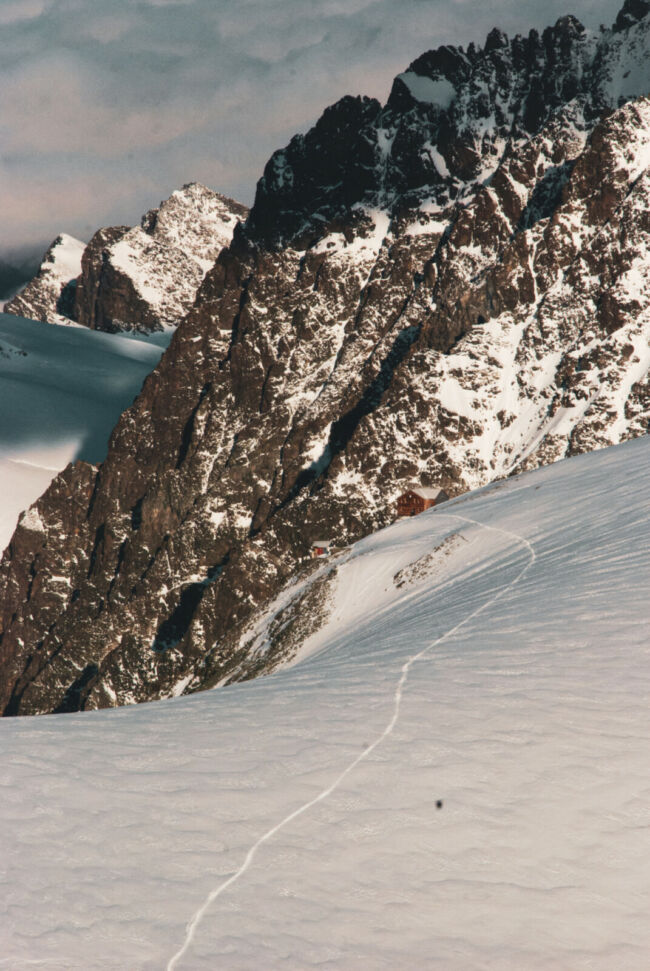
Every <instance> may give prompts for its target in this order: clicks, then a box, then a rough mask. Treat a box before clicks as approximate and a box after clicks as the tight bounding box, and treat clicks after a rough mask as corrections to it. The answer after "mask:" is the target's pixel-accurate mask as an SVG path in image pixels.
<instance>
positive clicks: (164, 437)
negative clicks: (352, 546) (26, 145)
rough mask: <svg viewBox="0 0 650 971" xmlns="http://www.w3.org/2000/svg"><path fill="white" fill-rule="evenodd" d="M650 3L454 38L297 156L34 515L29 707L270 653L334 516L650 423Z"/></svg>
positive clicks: (27, 547) (5, 658)
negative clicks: (258, 642) (103, 455)
mask: <svg viewBox="0 0 650 971" xmlns="http://www.w3.org/2000/svg"><path fill="white" fill-rule="evenodd" d="M649 13H650V3H647V2H645V0H643V2H642V0H627V2H626V3H625V5H624V7H623V8H622V10H621V12H620V14H619V16H618V17H617V20H616V23H615V24H614V26H613V27H612V29H611V30H608V31H603V32H601V33H600V34H592V33H590V32H588V31H586V30H585V29H584V28H583V27H582V25H581V24H579V23H578V21H577V20H575V18H573V17H564V18H562V19H561V20H559V21H558V22H557V23H556V24H555V26H554V27H551V28H548V29H547V30H546V31H544V33H543V34H541V35H539V34H538V33H537V32H535V31H532V32H531V33H530V35H529V36H528V37H527V38H522V37H516V38H514V39H512V40H508V38H507V37H506V36H505V35H504V34H503V33H502V32H501V31H498V30H495V31H492V32H491V33H490V34H489V36H488V38H487V41H486V44H485V45H484V47H482V48H478V47H473V46H470V48H468V50H467V51H464V50H463V49H461V48H454V47H443V48H439V49H438V50H436V51H429V52H427V53H425V54H424V55H422V57H420V58H418V59H417V60H416V61H414V62H413V63H412V64H411V65H410V66H409V68H408V69H407V70H406V71H405V72H403V73H402V74H401V75H399V76H398V78H396V79H395V82H394V85H393V89H392V92H391V95H390V97H389V99H388V101H387V103H386V105H384V106H382V105H380V104H379V103H378V102H376V101H374V100H372V99H367V98H366V99H363V98H344V99H342V100H341V101H340V102H339V103H338V104H336V105H334V106H332V107H331V108H329V109H327V110H326V111H325V113H324V114H323V116H322V118H321V119H320V120H319V121H318V122H317V124H316V125H315V126H314V128H313V129H312V130H311V131H310V132H308V133H307V134H306V135H299V136H296V137H295V138H294V139H292V141H291V143H290V144H289V145H288V146H287V147H286V148H284V149H282V150H281V151H279V152H276V153H275V154H274V156H273V157H272V158H271V160H270V161H269V163H268V164H267V166H266V168H265V171H264V175H263V177H262V179H261V180H260V183H259V185H258V190H257V196H256V200H255V204H254V206H253V208H252V210H251V213H250V215H249V217H248V219H247V221H246V223H245V224H240V225H239V226H238V227H237V228H236V229H235V232H234V235H233V240H232V243H231V245H230V246H229V247H227V248H226V249H224V250H223V251H222V252H221V254H220V255H219V257H218V259H217V261H216V263H215V265H214V267H213V268H212V269H211V270H210V271H209V272H208V273H207V275H206V276H205V278H204V280H203V282H202V283H201V285H200V286H199V288H198V290H197V293H196V297H195V300H194V303H193V306H192V309H191V310H190V311H189V313H188V314H187V316H186V318H185V320H184V321H183V324H182V325H181V327H180V328H179V329H178V331H177V332H176V334H175V336H174V338H173V340H172V342H171V345H170V347H169V350H168V351H167V352H166V354H165V355H164V356H163V358H162V361H161V363H160V365H159V366H158V368H157V369H156V370H155V371H154V372H153V374H152V375H151V376H150V377H149V378H148V380H147V381H146V382H145V385H144V387H143V390H142V393H141V394H140V396H139V397H138V399H137V400H136V401H135V403H134V405H133V407H132V408H130V409H129V410H128V411H127V412H125V414H124V415H123V416H122V418H121V420H120V422H119V423H118V425H117V427H116V429H115V431H114V433H113V436H112V439H111V443H110V448H109V453H108V456H107V459H106V461H105V462H104V463H103V465H102V466H101V467H99V468H96V467H94V466H89V465H86V464H82V463H77V465H75V466H74V467H70V468H68V469H67V470H66V471H65V472H64V473H63V474H62V475H61V476H59V477H58V478H57V479H56V480H55V481H54V483H53V484H52V486H51V488H50V490H49V491H48V492H47V493H46V494H45V495H44V496H43V497H42V499H40V500H39V501H38V503H36V504H35V507H34V509H35V511H36V512H37V513H38V517H36V516H35V515H34V516H33V517H31V518H30V519H29V520H27V519H26V520H25V521H23V523H22V524H21V525H19V527H18V529H17V530H16V533H15V535H14V538H13V540H12V543H11V545H10V547H9V549H8V551H7V552H6V553H5V556H4V558H3V561H2V564H1V566H0V604H1V605H2V627H1V628H0V633H1V640H0V672H1V680H2V684H3V685H4V686H5V687H4V694H3V696H2V698H1V699H0V703H1V704H2V706H3V708H4V711H5V713H6V714H22V713H34V712H42V711H52V710H58V711H69V710H77V709H83V708H93V707H103V706H109V705H115V704H124V703H130V702H134V701H144V700H149V699H152V698H160V697H167V696H169V695H172V694H174V693H179V692H181V691H184V692H190V691H193V690H198V689H200V688H205V687H211V686H213V685H215V684H223V683H226V682H228V680H230V679H231V678H233V679H242V678H247V677H252V676H254V675H256V674H260V673H264V672H265V671H268V670H271V669H273V667H274V666H275V665H277V664H278V663H280V662H281V661H282V660H283V659H284V658H285V657H286V650H285V649H286V634H287V630H288V627H287V625H289V626H290V627H291V628H292V629H293V630H294V632H295V635H296V636H295V637H294V638H293V639H292V643H294V645H295V644H296V643H298V642H299V640H300V637H304V636H306V635H307V633H308V632H309V631H311V630H313V629H314V625H317V624H318V622H319V620H318V618H319V608H318V604H317V603H315V602H311V601H309V602H305V603H303V604H301V605H299V607H298V610H297V612H296V613H295V614H294V615H292V616H291V617H287V618H285V619H286V624H283V622H282V620H281V619H279V622H278V624H277V625H273V624H270V625H269V629H270V631H271V639H270V642H269V643H268V644H267V645H266V647H265V650H264V651H263V652H261V653H260V652H258V653H257V654H256V655H255V656H252V655H251V654H250V653H249V651H248V647H247V644H248V639H247V635H246V631H247V630H249V626H250V624H251V623H252V619H253V618H254V617H255V616H256V612H258V611H259V609H260V605H262V604H263V603H266V602H271V601H272V599H273V598H275V597H276V596H277V595H278V593H279V591H281V590H282V589H283V587H284V585H285V584H286V583H287V581H288V580H289V579H290V578H291V577H292V576H293V575H294V574H295V573H296V571H297V570H299V569H308V568H309V567H308V566H307V567H305V566H302V565H301V558H302V557H303V556H305V555H306V554H307V553H308V551H309V548H310V544H311V542H312V541H313V540H314V539H316V538H328V539H330V540H332V541H334V542H335V544H336V545H338V546H341V545H344V544H346V543H348V542H350V541H352V540H355V539H357V538H359V537H361V536H363V535H366V534H368V533H369V532H371V531H373V530H375V529H377V528H380V527H381V526H384V525H386V524H387V523H389V522H390V521H391V520H392V519H393V518H394V515H395V499H396V497H397V496H398V495H399V494H400V492H402V491H403V489H404V487H405V485H406V484H410V483H411V482H413V481H420V482H421V484H422V485H425V486H439V487H442V488H444V489H445V491H446V492H447V493H448V494H449V495H452V496H454V495H458V494H459V493H460V492H463V491H465V490H467V489H471V488H475V487H477V486H481V485H485V484H486V483H488V482H490V481H491V480H493V479H496V478H500V477H504V476H508V475H511V474H513V473H515V472H517V471H520V470H522V469H527V468H531V467H534V466H537V465H541V464H545V463H548V462H552V461H555V460H556V459H559V458H562V457H565V456H567V455H572V454H576V453H578V452H584V451H589V450H592V449H595V448H601V447H604V446H606V445H610V444H615V443H618V442H621V441H625V440H626V439H629V438H634V437H638V436H640V435H645V434H647V432H648V428H649V421H650V382H649V378H648V374H649V370H650V285H649V284H650V216H649V213H650V168H649V166H650V99H649V98H648V93H649V91H650V16H648V14H649ZM111 245H112V244H111ZM36 521H38V523H39V528H38V529H34V528H33V526H32V525H31V524H32V523H33V522H36ZM51 576H56V577H57V578H60V577H65V586H64V587H63V586H62V584H61V583H60V582H58V585H57V586H56V590H55V589H54V588H53V587H52V584H51V583H50V580H49V578H50V577H51ZM62 590H63V592H62Z"/></svg>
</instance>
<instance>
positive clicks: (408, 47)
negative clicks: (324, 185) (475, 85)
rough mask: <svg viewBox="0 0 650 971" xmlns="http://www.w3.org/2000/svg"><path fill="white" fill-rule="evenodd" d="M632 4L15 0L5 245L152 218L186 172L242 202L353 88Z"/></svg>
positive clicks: (5, 64)
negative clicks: (456, 52) (449, 52)
mask: <svg viewBox="0 0 650 971" xmlns="http://www.w3.org/2000/svg"><path fill="white" fill-rule="evenodd" d="M621 5H622V0H613V2H610V0H572V2H571V5H570V6H569V7H567V0H547V2H545V3H543V4H542V3H539V2H537V0H484V2H482V3H479V2H478V0H104V2H102V3H98V2H97V0H0V152H1V156H0V221H1V225H0V254H1V253H4V252H7V250H9V249H12V248H14V247H16V246H22V245H31V244H40V243H43V242H49V241H50V240H51V239H52V238H54V236H56V235H57V233H59V232H61V231H65V232H69V233H72V234H73V235H76V236H79V237H80V238H82V239H87V238H88V237H89V236H90V235H91V234H92V232H93V231H94V230H95V229H97V228H98V227H99V226H102V225H109V224H112V223H127V224H129V225H131V224H134V223H136V222H138V220H139V218H140V215H141V214H142V212H144V211H145V210H146V209H148V208H149V207H151V206H153V205H157V203H158V202H159V201H160V200H161V199H162V198H166V197H167V196H168V195H169V194H170V192H172V191H173V190H174V189H175V188H177V187H179V186H180V185H182V184H183V183H185V182H190V181H200V182H204V183H205V184H206V185H209V186H211V187H212V188H215V189H218V190H219V191H221V192H225V193H226V194H228V195H231V196H234V197H235V198H237V199H239V200H240V201H242V202H246V203H250V202H251V201H252V199H253V194H254V189H255V182H256V181H257V179H258V178H259V176H260V175H261V172H262V168H263V166H264V163H265V161H266V159H267V158H268V157H269V155H270V154H271V152H272V151H273V150H274V149H276V148H278V147H280V146H282V145H284V144H285V143H286V142H287V140H288V139H289V137H290V136H291V135H292V134H294V133H295V132H297V131H304V130H306V129H307V128H308V127H309V125H310V124H312V123H313V122H314V121H315V119H316V118H317V117H318V115H319V114H320V112H321V111H322V110H323V108H325V107H326V106H327V105H328V104H331V103H332V102H333V101H335V100H336V99H337V98H339V97H341V96H342V95H344V94H369V95H374V96H375V97H378V98H380V99H382V100H384V99H385V98H386V97H387V95H388V92H389V90H390V84H391V80H392V78H393V77H394V75H395V74H397V73H399V72H400V71H402V70H404V68H405V67H406V66H407V64H408V63H409V62H410V61H411V60H413V59H414V58H415V57H416V56H418V55H419V54H421V53H422V52H423V51H424V50H427V49H429V48H431V47H436V46H438V45H439V44H444V43H461V44H463V45H466V44H467V43H468V42H469V41H471V40H473V41H475V42H478V43H482V42H483V40H484V39H485V35H486V33H487V31H488V30H489V29H490V28H491V27H492V26H495V25H497V26H499V27H501V28H502V29H504V30H505V31H506V32H507V33H508V34H510V35H512V34H514V33H517V32H521V33H525V32H527V31H528V30H529V29H530V27H537V28H541V27H544V26H546V25H547V24H548V23H552V22H554V21H555V20H556V19H557V17H559V16H561V15H563V14H565V13H573V14H575V15H576V16H577V17H579V18H580V19H581V20H582V22H583V23H585V24H586V25H587V26H590V27H594V28H595V27H597V26H598V24H599V23H601V22H603V23H605V24H607V25H610V24H611V23H612V22H613V20H614V19H615V16H616V12H617V10H618V9H619V7H620V6H621Z"/></svg>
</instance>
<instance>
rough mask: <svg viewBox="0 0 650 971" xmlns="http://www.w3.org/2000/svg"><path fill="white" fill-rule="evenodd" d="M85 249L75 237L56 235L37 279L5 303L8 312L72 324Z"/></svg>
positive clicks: (49, 321) (47, 321)
mask: <svg viewBox="0 0 650 971" xmlns="http://www.w3.org/2000/svg"><path fill="white" fill-rule="evenodd" d="M84 248H85V244H84V243H82V242H81V241H80V240H78V239H75V238H74V237H73V236H68V235H67V234H65V233H63V234H62V235H61V236H57V238H56V239H55V240H54V242H53V243H52V245H51V246H50V248H49V249H48V251H47V252H46V254H45V256H44V257H43V261H42V263H41V265H40V268H39V271H38V273H37V274H36V276H35V277H34V279H33V280H31V281H30V282H29V283H28V284H27V286H26V287H24V289H22V290H21V291H20V293H18V294H16V296H15V297H13V298H12V299H11V300H9V301H8V302H7V303H6V304H5V313H8V314H16V316H17V317H27V318H29V320H42V321H43V322H44V323H51V324H64V323H69V322H70V320H71V319H72V309H73V306H74V291H75V288H76V281H77V277H78V276H79V274H80V272H81V257H82V254H83V251H84Z"/></svg>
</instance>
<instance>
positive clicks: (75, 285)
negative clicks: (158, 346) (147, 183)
mask: <svg viewBox="0 0 650 971" xmlns="http://www.w3.org/2000/svg"><path fill="white" fill-rule="evenodd" d="M247 214H248V210H247V208H246V207H245V206H242V205H240V204H239V203H237V202H234V201H233V200H232V199H228V198H226V196H222V195H220V194H219V193H218V192H213V191H212V190H211V189H207V188H206V187H205V186H202V185H199V184H197V183H192V184H190V185H186V186H184V187H183V188H182V189H179V190H178V191H177V192H174V193H173V194H172V195H171V196H170V197H169V199H167V200H166V201H165V202H161V204H160V206H159V207H158V209H151V210H149V212H147V213H145V215H144V216H143V217H142V223H141V226H136V227H134V228H131V227H129V226H111V227H107V228H104V229H100V230H99V231H98V232H97V233H95V235H94V236H93V238H92V240H91V241H90V243H89V244H88V246H86V247H84V245H83V244H82V243H79V242H78V241H77V240H72V239H71V238H70V237H58V239H57V240H55V242H54V243H53V245H52V247H51V248H50V250H48V253H47V254H46V256H45V259H44V261H43V264H42V266H41V269H40V271H39V273H38V275H37V276H36V278H35V279H34V280H33V281H32V282H31V283H30V284H29V285H28V286H27V287H26V288H25V290H23V291H22V292H21V293H20V294H19V295H18V296H17V297H15V298H14V300H12V301H11V302H10V303H9V304H8V305H7V307H6V310H7V312H9V313H15V314H18V315H19V316H24V317H30V318H35V319H37V320H43V321H48V322H50V323H67V322H70V321H74V322H77V323H80V324H83V325H85V326H86V327H91V328H93V329H96V330H105V331H109V332H114V331H122V330H140V331H144V332H152V331H158V330H164V329H168V328H173V327H175V326H176V325H177V324H178V323H179V321H180V320H181V318H182V317H183V316H184V315H185V314H186V313H187V311H188V310H189V308H190V307H191V306H192V303H193V301H194V298H195V296H196V292H197V290H198V288H199V284H200V283H201V281H202V280H203V278H204V276H205V274H206V273H207V271H208V270H209V269H210V267H211V266H212V265H213V263H214V261H215V260H216V258H217V256H218V255H219V253H220V252H221V250H222V249H223V247H224V246H227V245H228V244H229V243H230V240H231V238H232V234H233V230H234V228H235V225H236V223H237V221H238V219H245V218H246V215H247Z"/></svg>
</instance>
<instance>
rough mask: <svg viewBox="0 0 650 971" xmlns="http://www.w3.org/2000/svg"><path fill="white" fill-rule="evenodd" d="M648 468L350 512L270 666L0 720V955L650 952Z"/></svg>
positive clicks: (450, 967) (15, 964) (363, 964)
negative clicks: (314, 598) (405, 508)
mask: <svg viewBox="0 0 650 971" xmlns="http://www.w3.org/2000/svg"><path fill="white" fill-rule="evenodd" d="M649 476H650V440H648V439H647V438H646V439H640V440H637V441H634V442H630V443H627V444H625V445H622V446H619V447H616V448H612V449H607V450H603V451H601V452H597V453H593V454H591V455H586V456H580V457H578V458H573V459H570V460H567V461H564V462H561V463H558V464H556V465H553V466H550V467H547V468H545V469H543V470H538V471H535V472H531V473H527V474H525V475H523V476H522V477H520V478H516V479H509V480H506V481H503V482H500V483H498V484H494V485H492V486H489V487H487V488H485V489H483V490H481V491H480V492H477V493H475V494H471V495H467V496H463V497H461V498H459V499H457V500H454V501H452V502H450V503H447V504H445V506H443V507H441V508H440V509H437V510H432V511H431V512H429V513H425V514H424V515H422V516H419V517H417V518H415V519H411V520H407V521H403V522H400V523H398V524H396V525H394V526H391V527H389V528H387V529H385V530H383V531H381V532H379V533H377V534H375V535H373V536H370V537H368V538H367V539H365V540H363V541H362V542H360V543H358V544H357V545H356V546H354V547H352V548H351V549H350V550H348V551H345V552H343V553H342V554H340V555H339V556H338V558H334V559H331V560H328V561H323V562H321V563H320V564H319V565H318V569H319V571H320V577H321V579H323V578H324V577H325V574H326V573H327V572H328V571H333V573H332V580H331V582H330V583H329V594H328V596H329V600H330V606H329V610H328V619H327V621H326V624H325V626H324V627H323V628H322V630H321V632H320V633H319V634H317V635H315V636H314V637H313V638H312V639H311V641H310V642H308V644H307V645H306V647H305V652H304V656H303V658H302V659H301V661H300V663H297V664H296V665H295V666H294V667H292V668H289V669H285V670H283V671H280V672H278V673H276V674H275V675H273V676H271V677H268V678H263V679H260V680H256V681H252V682H248V683H245V684H237V685H234V686H231V687H229V688H227V689H225V690H221V691H215V692H204V693H202V694H200V695H196V696H194V697H189V698H187V697H186V698H179V699H176V700H172V701H164V702H160V703H155V704H150V705H140V706H136V707H133V708H126V709H125V708H122V709H118V710H114V711H98V712H88V713H82V714H73V715H69V716H66V717H57V716H43V717H38V718H22V719H9V720H4V721H2V722H0V736H1V738H0V741H1V745H0V751H1V753H2V754H1V755H0V759H1V763H2V772H1V773H0V786H1V789H0V859H2V861H3V866H2V870H1V871H0V885H1V888H2V894H1V898H0V899H2V917H1V920H2V925H1V928H0V939H1V940H2V962H3V963H2V966H3V967H8V968H12V969H14V968H27V967H30V966H32V965H34V966H35V965H39V966H41V965H42V966H44V967H48V968H52V969H58V971H63V969H66V971H72V969H84V971H91V969H98V971H99V969H101V971H106V969H123V968H129V969H130V971H138V969H142V971H144V969H149V971H153V969H163V968H166V969H167V971H183V969H188V971H189V969H192V971H200V969H205V971H214V969H215V968H227V969H228V971H236V969H241V971H244V969H245V971H250V969H251V968H264V969H269V971H270V969H276V968H277V969H280V968H282V969H286V968H291V969H298V968H300V969H307V968H312V967H313V968H316V967H318V968H321V969H322V968H331V969H345V971H362V969H363V971H378V969H386V971H389V969H390V971H395V969H396V968H427V969H434V968H439V969H441V971H443V969H444V971H467V969H468V968H472V969H473V971H480V969H487V968H499V971H521V969H522V968H525V969H527V971H537V969H539V971H541V969H544V971H548V969H551V968H552V969H571V971H582V969H584V971H586V969H589V971H611V969H612V968H617V969H623V968H624V969H627V971H645V968H646V967H647V959H648V953H650V924H649V923H648V920H647V914H648V908H649V907H650V842H649V839H648V834H649V833H650V817H649V809H648V807H649V806H650V765H649V762H648V749H647V745H648V730H649V728H650V722H649V716H648V710H649V708H648V703H649V702H650V665H649V661H650V658H649V657H648V654H649V645H648V628H649V624H650V604H649V602H648V598H647V591H648V588H649V585H650V543H649V540H648V529H647V526H648V520H649V518H650V493H649V492H648V489H647V482H648V477H649ZM297 591H298V587H297V586H296V587H295V588H294V592H297ZM260 633H261V631H260ZM439 801H440V802H442V806H441V808H437V803H438V802H439Z"/></svg>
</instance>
